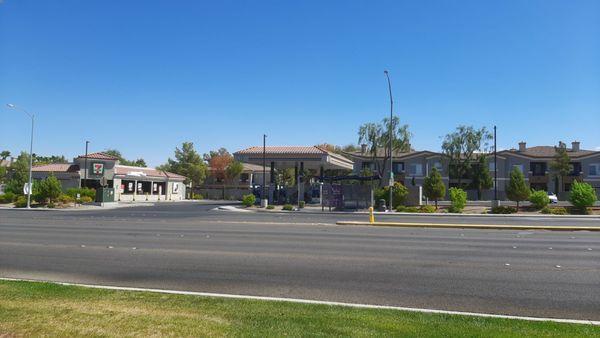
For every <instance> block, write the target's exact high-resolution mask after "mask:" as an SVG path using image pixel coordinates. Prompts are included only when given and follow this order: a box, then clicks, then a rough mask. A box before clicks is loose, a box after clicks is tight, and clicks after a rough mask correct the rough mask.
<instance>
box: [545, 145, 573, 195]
mask: <svg viewBox="0 0 600 338" xmlns="http://www.w3.org/2000/svg"><path fill="white" fill-rule="evenodd" d="M561 144H563V143H562V142H561ZM554 149H555V154H554V158H553V159H552V162H550V172H551V173H552V175H553V176H554V179H555V180H557V183H558V184H557V185H558V186H557V187H556V188H557V189H556V192H557V193H558V192H560V191H563V190H564V181H565V177H566V176H568V175H569V174H570V173H571V171H572V170H573V168H572V167H571V158H570V157H569V154H568V153H567V148H566V147H564V146H559V147H555V148H554Z"/></svg>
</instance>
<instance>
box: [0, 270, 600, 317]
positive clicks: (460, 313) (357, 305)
mask: <svg viewBox="0 0 600 338" xmlns="http://www.w3.org/2000/svg"><path fill="white" fill-rule="evenodd" d="M0 280H5V281H13V282H37V283H52V284H58V285H65V286H79V287H84V288H92V289H105V290H115V291H134V292H154V293H164V294H174V295H188V296H199V297H217V298H232V299H247V300H261V301H271V302H273V301H274V302H289V303H300V304H315V305H329V306H344V307H353V308H359V309H380V310H397V311H406V312H420V313H431V314H446V315H457V316H470V317H483V318H501V319H514V320H526V321H534V322H555V323H567V324H584V325H596V326H600V321H594V320H584V319H563V318H544V317H527V316H514V315H500V314H491V313H479V312H463V311H452V310H436V309H422V308H412V307H402V306H390V305H373V304H360V303H343V302H333V301H321V300H310V299H302V298H283V297H267V296H250V295H236V294H228V293H211V292H194V291H178V290H165V289H150V288H137V287H125V286H110V285H97V284H81V283H68V282H53V281H45V280H35V279H22V278H9V277H0Z"/></svg>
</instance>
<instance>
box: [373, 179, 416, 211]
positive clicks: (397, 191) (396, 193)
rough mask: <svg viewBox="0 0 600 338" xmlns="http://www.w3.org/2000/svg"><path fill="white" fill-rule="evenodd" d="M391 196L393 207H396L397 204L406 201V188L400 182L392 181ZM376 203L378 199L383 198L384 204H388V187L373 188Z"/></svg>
mask: <svg viewBox="0 0 600 338" xmlns="http://www.w3.org/2000/svg"><path fill="white" fill-rule="evenodd" d="M392 194H393V196H392V198H393V202H394V205H393V209H396V208H398V206H400V205H402V204H404V202H406V197H407V196H408V189H407V188H406V187H405V186H404V185H402V184H401V183H400V182H396V183H394V188H393V189H392ZM374 196H375V201H376V203H379V200H385V203H386V205H389V204H390V187H384V188H379V189H377V190H375V193H374ZM378 206H379V205H378Z"/></svg>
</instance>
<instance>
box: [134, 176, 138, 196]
mask: <svg viewBox="0 0 600 338" xmlns="http://www.w3.org/2000/svg"><path fill="white" fill-rule="evenodd" d="M137 183H138V182H137V180H134V181H133V200H134V201H135V200H136V197H137Z"/></svg>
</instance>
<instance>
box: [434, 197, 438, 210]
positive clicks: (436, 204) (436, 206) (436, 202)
mask: <svg viewBox="0 0 600 338" xmlns="http://www.w3.org/2000/svg"><path fill="white" fill-rule="evenodd" d="M437 209H438V200H437V198H436V199H435V210H436V211H437Z"/></svg>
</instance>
